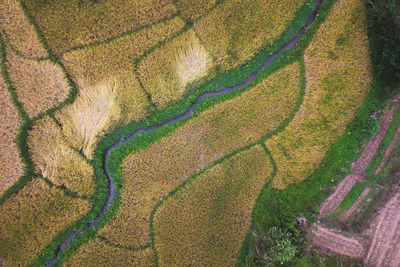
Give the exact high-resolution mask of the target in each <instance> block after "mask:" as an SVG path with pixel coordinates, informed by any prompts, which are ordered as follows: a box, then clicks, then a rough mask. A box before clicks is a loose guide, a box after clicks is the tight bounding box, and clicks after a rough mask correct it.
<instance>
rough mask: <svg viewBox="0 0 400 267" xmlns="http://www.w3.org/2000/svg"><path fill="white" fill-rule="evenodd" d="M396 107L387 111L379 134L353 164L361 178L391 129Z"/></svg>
mask: <svg viewBox="0 0 400 267" xmlns="http://www.w3.org/2000/svg"><path fill="white" fill-rule="evenodd" d="M396 106H397V105H395V106H393V107H392V109H391V110H386V111H385V113H384V114H383V118H382V120H381V123H380V131H379V133H377V134H375V135H374V136H372V138H371V140H370V141H369V143H368V145H367V147H366V148H365V150H364V152H363V154H362V155H361V157H360V158H359V159H358V160H356V161H355V162H353V163H352V164H351V169H352V171H353V173H354V174H357V175H361V176H364V175H365V171H366V169H367V167H368V165H369V164H370V163H371V161H372V159H373V157H374V155H375V153H376V151H377V150H378V148H379V145H380V144H381V142H382V139H383V137H384V136H385V134H386V131H387V129H388V128H389V125H390V123H391V122H392V119H393V111H394V109H395V108H396Z"/></svg>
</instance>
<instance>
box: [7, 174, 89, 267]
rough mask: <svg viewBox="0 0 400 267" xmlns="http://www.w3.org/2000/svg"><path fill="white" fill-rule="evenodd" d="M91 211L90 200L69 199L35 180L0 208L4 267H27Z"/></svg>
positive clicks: (58, 191) (40, 181) (60, 192)
mask: <svg viewBox="0 0 400 267" xmlns="http://www.w3.org/2000/svg"><path fill="white" fill-rule="evenodd" d="M88 210H89V203H88V201H87V200H83V199H74V198H71V197H68V196H66V195H65V194H64V193H63V191H62V190H59V189H55V188H49V187H48V186H47V185H46V183H44V182H43V181H42V180H37V179H34V180H32V181H31V182H29V183H28V184H27V185H26V186H25V187H24V188H22V189H21V190H20V191H19V192H18V193H17V194H15V195H12V196H11V197H9V198H8V199H7V200H6V201H5V202H3V203H2V204H1V205H0V214H1V216H0V242H1V243H0V259H5V262H4V263H3V264H4V265H3V266H27V265H29V264H30V263H31V262H32V260H33V259H34V258H35V257H36V256H37V255H38V254H39V253H40V252H41V251H42V250H43V249H44V247H45V246H46V245H47V244H48V243H49V242H50V241H51V240H52V239H53V238H54V237H55V236H56V235H57V234H58V233H59V232H60V231H62V230H63V229H64V228H65V227H66V226H67V225H69V224H70V223H72V222H74V221H76V220H77V219H78V218H79V217H81V216H82V215H84V214H86V213H87V212H88Z"/></svg>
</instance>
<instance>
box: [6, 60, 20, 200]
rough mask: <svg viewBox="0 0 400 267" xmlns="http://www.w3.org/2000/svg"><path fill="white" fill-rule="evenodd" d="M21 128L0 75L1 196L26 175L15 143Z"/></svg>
mask: <svg viewBox="0 0 400 267" xmlns="http://www.w3.org/2000/svg"><path fill="white" fill-rule="evenodd" d="M0 61H1V56H0ZM19 126H20V121H19V118H18V112H17V110H16V108H15V107H14V105H13V103H12V99H11V95H10V94H9V92H8V90H7V85H6V83H5V81H4V79H3V77H2V76H1V75H0V139H1V145H0V173H1V175H0V195H1V194H2V193H3V192H4V191H5V190H7V188H9V187H10V186H12V185H13V184H14V183H15V182H16V181H17V180H18V178H19V177H20V176H21V175H23V173H24V169H23V165H22V162H21V159H20V157H19V154H18V148H17V144H16V143H15V139H16V137H17V134H18V129H19Z"/></svg>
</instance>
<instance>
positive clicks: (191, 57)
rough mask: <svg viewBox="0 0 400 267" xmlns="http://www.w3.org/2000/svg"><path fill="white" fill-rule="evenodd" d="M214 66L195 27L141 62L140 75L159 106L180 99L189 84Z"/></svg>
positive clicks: (162, 106) (164, 105)
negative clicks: (195, 31) (194, 29)
mask: <svg viewBox="0 0 400 267" xmlns="http://www.w3.org/2000/svg"><path fill="white" fill-rule="evenodd" d="M212 68H213V63H212V59H211V57H210V56H209V55H208V53H207V51H206V50H205V49H204V47H203V46H202V45H201V44H200V41H199V39H198V38H197V36H196V34H195V33H194V31H193V30H189V31H188V32H185V33H183V34H182V35H180V36H179V37H177V38H175V39H174V40H172V41H171V42H168V43H167V44H165V45H164V46H162V47H160V48H159V49H156V50H155V51H153V52H152V53H151V54H149V55H148V56H146V57H145V58H144V59H143V60H142V61H141V62H140V65H139V68H138V74H139V78H140V80H141V82H142V84H143V86H144V88H145V90H146V91H147V92H149V93H150V95H151V99H152V100H153V102H154V103H155V104H156V106H157V107H158V108H160V109H161V108H164V107H166V106H167V105H168V104H170V103H171V102H173V101H177V100H179V99H181V98H182V96H183V95H184V94H185V93H186V92H187V85H189V84H191V83H193V82H195V81H198V80H200V79H201V78H203V77H205V76H206V75H207V74H209V73H210V70H211V69H212Z"/></svg>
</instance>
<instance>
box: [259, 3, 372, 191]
mask: <svg viewBox="0 0 400 267" xmlns="http://www.w3.org/2000/svg"><path fill="white" fill-rule="evenodd" d="M305 67H306V80H307V87H306V94H305V97H304V103H303V105H302V106H301V107H300V110H299V111H298V113H297V114H296V116H295V118H294V119H293V121H292V122H291V123H290V124H289V125H288V127H287V128H286V129H285V130H284V131H283V132H281V133H279V134H278V135H276V136H274V137H273V138H271V139H270V140H268V141H267V143H266V144H267V147H268V148H269V149H270V150H271V151H272V154H273V156H274V159H275V161H276V163H277V167H278V173H277V175H276V177H275V179H274V181H273V186H274V187H275V188H284V187H286V186H287V185H289V184H293V183H299V182H301V181H303V180H304V179H306V178H307V177H308V176H310V175H311V174H312V173H313V172H314V170H315V169H316V168H317V167H318V166H319V164H320V163H321V161H322V159H323V157H324V156H325V154H326V152H327V151H328V149H329V148H330V146H331V145H332V144H333V142H335V141H336V140H337V138H338V137H339V136H340V135H342V134H343V133H344V131H345V130H346V127H347V125H348V124H349V123H350V122H351V121H352V119H353V118H354V116H355V113H356V112H357V110H358V108H359V106H360V105H361V103H362V102H363V100H364V97H365V95H366V93H367V92H368V90H369V88H370V82H371V63H370V59H369V51H368V39H367V30H366V18H365V7H364V2H363V1H362V0H341V1H339V2H338V3H337V4H336V5H335V6H334V8H333V10H332V12H331V14H330V15H329V16H328V17H327V19H326V21H325V22H324V23H323V24H322V25H321V27H320V29H319V30H318V32H317V34H316V35H315V37H314V40H313V41H312V43H311V44H310V46H309V47H308V48H307V50H306V52H305Z"/></svg>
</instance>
